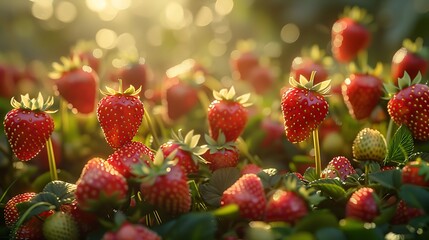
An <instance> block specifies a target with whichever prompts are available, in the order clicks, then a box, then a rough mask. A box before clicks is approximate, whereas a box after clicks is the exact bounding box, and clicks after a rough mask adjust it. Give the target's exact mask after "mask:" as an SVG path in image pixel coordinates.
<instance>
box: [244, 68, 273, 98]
mask: <svg viewBox="0 0 429 240" xmlns="http://www.w3.org/2000/svg"><path fill="white" fill-rule="evenodd" d="M247 81H248V82H249V83H250V84H251V85H252V87H253V89H254V90H255V93H256V94H259V95H261V94H264V93H266V92H267V91H269V90H270V89H271V88H272V86H273V84H274V81H275V78H274V75H273V72H272V71H271V69H270V68H268V67H265V66H256V67H254V68H253V69H252V70H251V71H250V73H249V76H248V77H247Z"/></svg>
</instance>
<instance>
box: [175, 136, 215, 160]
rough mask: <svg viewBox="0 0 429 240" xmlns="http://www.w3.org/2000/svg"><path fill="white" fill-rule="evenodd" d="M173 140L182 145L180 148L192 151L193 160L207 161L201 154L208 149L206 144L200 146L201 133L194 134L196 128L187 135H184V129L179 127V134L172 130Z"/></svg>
mask: <svg viewBox="0 0 429 240" xmlns="http://www.w3.org/2000/svg"><path fill="white" fill-rule="evenodd" d="M171 135H172V138H173V141H174V142H175V143H177V144H179V145H180V148H181V149H182V150H184V151H186V152H190V153H191V156H192V160H193V161H194V162H195V163H197V162H199V161H200V162H206V161H205V160H204V159H203V158H202V157H201V155H203V154H204V153H205V152H206V151H207V147H206V146H198V141H199V140H200V135H199V134H196V135H194V130H191V131H189V132H188V133H187V134H186V135H185V137H183V135H182V129H179V130H178V132H177V134H176V133H175V132H173V131H172V132H171Z"/></svg>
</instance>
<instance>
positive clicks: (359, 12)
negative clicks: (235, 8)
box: [340, 6, 373, 24]
mask: <svg viewBox="0 0 429 240" xmlns="http://www.w3.org/2000/svg"><path fill="white" fill-rule="evenodd" d="M340 17H347V18H351V19H353V20H354V21H356V22H358V23H361V24H369V23H370V22H372V20H373V17H372V16H371V15H369V14H368V12H367V11H366V10H365V9H363V8H360V7H358V6H353V7H350V6H347V7H345V8H344V12H343V14H342V15H341V16H340Z"/></svg>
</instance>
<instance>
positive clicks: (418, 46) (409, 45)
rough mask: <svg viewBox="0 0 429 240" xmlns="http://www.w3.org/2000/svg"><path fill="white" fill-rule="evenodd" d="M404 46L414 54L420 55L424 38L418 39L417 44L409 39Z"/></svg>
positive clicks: (403, 43) (404, 42)
mask: <svg viewBox="0 0 429 240" xmlns="http://www.w3.org/2000/svg"><path fill="white" fill-rule="evenodd" d="M402 46H403V47H404V48H405V49H407V50H408V51H410V52H412V53H418V52H420V51H421V50H422V49H423V38H420V37H418V38H416V41H415V42H413V41H411V39H409V38H407V39H405V40H404V41H403V42H402Z"/></svg>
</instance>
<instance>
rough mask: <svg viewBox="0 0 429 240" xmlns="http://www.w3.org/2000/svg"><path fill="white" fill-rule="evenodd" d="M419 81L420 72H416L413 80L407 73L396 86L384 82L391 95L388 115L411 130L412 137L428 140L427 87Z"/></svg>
mask: <svg viewBox="0 0 429 240" xmlns="http://www.w3.org/2000/svg"><path fill="white" fill-rule="evenodd" d="M420 82H421V74H417V76H416V77H415V78H414V80H413V81H411V79H410V77H409V75H408V74H407V73H404V77H403V78H400V79H399V81H398V87H395V86H394V85H393V84H386V85H385V87H386V90H387V92H388V93H389V95H393V96H392V97H391V98H390V100H389V102H388V103H387V110H388V112H389V115H390V117H391V118H392V119H393V121H394V122H395V123H396V124H398V125H405V126H407V127H408V129H409V130H410V131H411V133H412V135H413V137H414V139H416V140H420V141H427V140H429V118H428V114H429V112H428V107H427V103H428V102H429V87H428V85H426V84H423V83H420Z"/></svg>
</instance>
